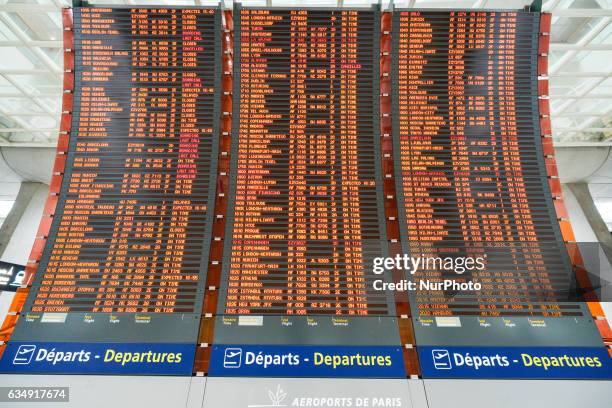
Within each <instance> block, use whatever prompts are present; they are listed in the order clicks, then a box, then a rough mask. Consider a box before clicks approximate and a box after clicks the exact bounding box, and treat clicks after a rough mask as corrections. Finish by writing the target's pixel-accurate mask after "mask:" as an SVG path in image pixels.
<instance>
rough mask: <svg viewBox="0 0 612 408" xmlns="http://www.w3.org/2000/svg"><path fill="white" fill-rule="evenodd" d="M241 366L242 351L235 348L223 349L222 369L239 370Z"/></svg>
mask: <svg viewBox="0 0 612 408" xmlns="http://www.w3.org/2000/svg"><path fill="white" fill-rule="evenodd" d="M241 365H242V349H241V348H237V347H230V348H226V349H225V354H224V355H223V367H224V368H240V366H241Z"/></svg>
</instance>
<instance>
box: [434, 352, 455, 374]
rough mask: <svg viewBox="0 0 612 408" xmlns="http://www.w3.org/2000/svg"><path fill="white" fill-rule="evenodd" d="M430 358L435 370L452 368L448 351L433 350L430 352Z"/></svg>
mask: <svg viewBox="0 0 612 408" xmlns="http://www.w3.org/2000/svg"><path fill="white" fill-rule="evenodd" d="M431 357H432V359H433V364H434V367H435V368H436V369H437V370H450V369H451V368H453V365H452V363H451V359H450V353H449V352H448V350H443V349H433V350H431Z"/></svg>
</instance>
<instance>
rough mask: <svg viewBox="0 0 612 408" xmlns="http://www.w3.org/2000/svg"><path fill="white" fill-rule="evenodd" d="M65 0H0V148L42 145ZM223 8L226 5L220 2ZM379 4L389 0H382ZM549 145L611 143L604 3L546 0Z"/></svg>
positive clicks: (200, 1) (410, 3)
mask: <svg viewBox="0 0 612 408" xmlns="http://www.w3.org/2000/svg"><path fill="white" fill-rule="evenodd" d="M373 1H374V2H378V1H375V0H333V1H331V0H308V1H300V0H243V1H242V4H243V5H249V6H255V5H257V6H265V5H272V6H282V5H290V6H298V5H300V4H307V5H308V6H336V5H343V6H347V7H350V6H367V5H369V4H371V3H372V2H373ZM69 3H70V2H69V0H0V146H15V147H17V146H23V147H50V146H54V145H55V143H56V140H57V129H58V126H59V122H58V120H59V118H60V109H61V95H62V81H61V79H62V62H63V61H62V41H61V38H62V28H61V19H60V12H59V10H60V8H61V7H66V6H68V4H69ZM91 3H94V4H114V5H118V4H123V5H125V4H127V5H139V4H140V5H152V4H164V5H166V4H172V5H216V4H218V1H217V0H166V1H161V0H160V1H157V0H155V1H152V0H140V1H139V0H106V1H97V2H91ZM528 3H529V2H528V1H525V0H454V1H448V0H447V1H439V0H397V1H394V5H395V7H398V8H400V7H423V8H425V7H426V8H438V7H441V8H450V7H453V8H485V9H487V8H489V9H499V8H509V9H517V8H522V7H523V6H524V5H526V4H528ZM225 5H226V6H227V7H231V5H232V2H231V1H228V0H225ZM382 6H383V8H384V9H385V8H388V7H389V0H384V1H382ZM544 10H545V11H551V12H552V13H553V20H552V21H553V26H552V33H551V56H550V83H551V91H550V93H551V107H552V118H553V132H554V138H555V142H556V143H557V144H561V145H574V144H575V145H585V144H586V145H588V144H594V143H596V144H598V145H612V64H611V63H610V60H611V58H610V56H611V55H610V51H611V50H612V24H610V22H611V19H612V0H548V1H546V2H545V3H544Z"/></svg>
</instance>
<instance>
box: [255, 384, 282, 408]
mask: <svg viewBox="0 0 612 408" xmlns="http://www.w3.org/2000/svg"><path fill="white" fill-rule="evenodd" d="M268 398H270V402H271V404H249V405H247V408H270V407H286V406H287V404H283V403H282V402H283V401H284V400H285V398H287V393H286V392H285V391H283V389H282V388H281V386H280V384H278V385H277V386H276V391H272V390H268Z"/></svg>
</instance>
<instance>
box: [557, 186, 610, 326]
mask: <svg viewBox="0 0 612 408" xmlns="http://www.w3.org/2000/svg"><path fill="white" fill-rule="evenodd" d="M563 199H564V201H565V206H566V208H567V212H568V214H569V218H570V222H571V223H572V228H573V229H574V235H575V237H576V242H578V243H587V246H588V243H591V242H597V237H596V236H595V233H594V232H593V229H592V228H591V225H590V224H589V221H588V220H587V218H586V216H585V215H584V212H583V211H582V208H581V207H580V204H579V203H578V200H577V199H576V197H575V196H574V194H573V193H572V191H571V190H570V189H569V188H568V187H567V186H566V185H563ZM585 249H590V248H585ZM591 249H592V247H591ZM584 252H586V251H584ZM585 255H586V254H585ZM584 261H585V267H586V268H587V270H590V271H600V273H601V278H602V283H603V284H604V286H605V284H606V282H612V267H611V266H610V263H609V262H608V259H607V258H606V256H605V255H604V254H603V252H602V251H601V250H600V251H599V256H598V257H597V258H594V257H593V256H585V259H584ZM602 295H603V296H602V298H604V299H612V288H611V287H609V286H607V287H603V288H602ZM602 307H603V309H604V312H605V314H606V317H607V318H608V322H611V323H612V302H602Z"/></svg>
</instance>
